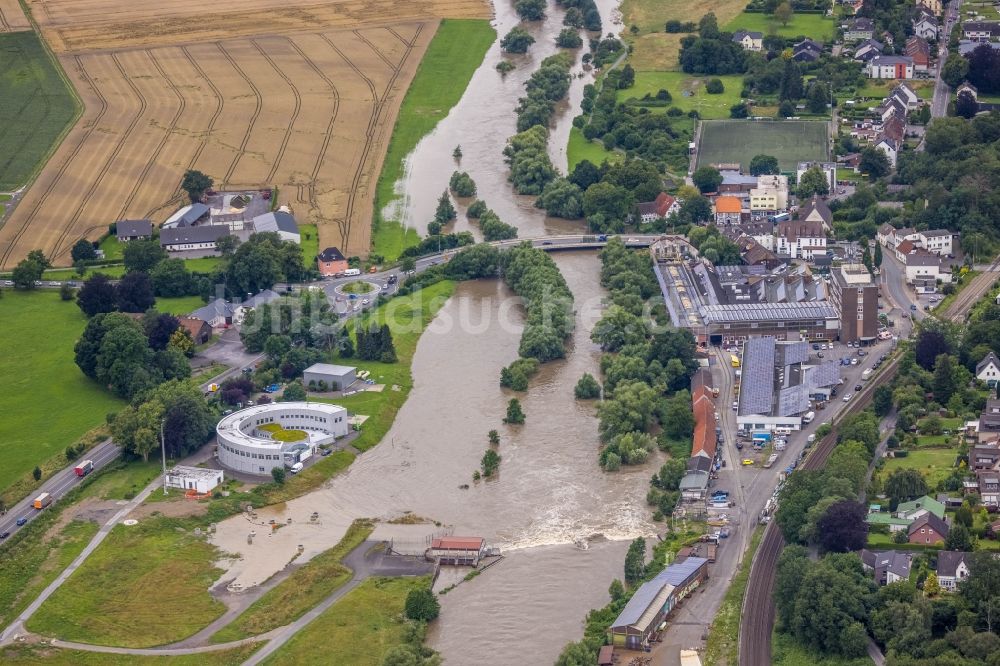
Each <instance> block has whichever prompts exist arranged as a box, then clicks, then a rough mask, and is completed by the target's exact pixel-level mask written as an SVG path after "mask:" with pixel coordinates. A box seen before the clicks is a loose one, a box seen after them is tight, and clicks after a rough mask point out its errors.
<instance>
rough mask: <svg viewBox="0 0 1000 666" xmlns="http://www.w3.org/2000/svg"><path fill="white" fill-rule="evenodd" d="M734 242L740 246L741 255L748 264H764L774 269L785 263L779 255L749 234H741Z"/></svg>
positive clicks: (769, 268)
mask: <svg viewBox="0 0 1000 666" xmlns="http://www.w3.org/2000/svg"><path fill="white" fill-rule="evenodd" d="M734 242H735V243H736V245H737V246H738V247H739V248H740V257H741V258H742V259H743V263H745V264H746V265H747V266H764V267H765V268H767V269H768V270H772V269H774V268H777V267H778V266H780V265H781V264H783V263H784V262H783V261H782V260H781V259H779V258H778V255H776V254H775V253H774V252H772V251H771V250H768V249H767V248H766V247H764V246H763V245H761V244H760V243H758V242H757V241H755V240H754V239H753V238H750V237H749V236H740V237H739V238H737V239H736V240H735V241H734Z"/></svg>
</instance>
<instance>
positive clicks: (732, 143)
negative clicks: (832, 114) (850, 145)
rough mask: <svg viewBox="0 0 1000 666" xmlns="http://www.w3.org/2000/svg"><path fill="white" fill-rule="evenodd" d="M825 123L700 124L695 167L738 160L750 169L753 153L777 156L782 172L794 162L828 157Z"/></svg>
mask: <svg viewBox="0 0 1000 666" xmlns="http://www.w3.org/2000/svg"><path fill="white" fill-rule="evenodd" d="M827 133H828V124H827V123H825V122H820V121H793V120H781V121H751V120H720V121H711V122H706V123H703V124H702V132H701V142H700V143H699V145H698V166H703V165H706V164H716V163H719V162H739V163H740V164H741V165H742V166H743V168H744V169H747V168H749V166H750V160H751V159H753V156H754V155H758V154H761V153H763V154H766V155H773V156H774V157H777V158H778V163H779V164H780V166H781V170H782V171H794V170H795V164H796V163H797V162H801V161H805V160H826V159H828V158H829V157H830V145H829V140H828V134H827Z"/></svg>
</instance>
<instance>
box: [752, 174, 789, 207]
mask: <svg viewBox="0 0 1000 666" xmlns="http://www.w3.org/2000/svg"><path fill="white" fill-rule="evenodd" d="M784 210H788V176H757V187H755V188H753V189H752V190H750V212H751V213H754V212H777V211H784Z"/></svg>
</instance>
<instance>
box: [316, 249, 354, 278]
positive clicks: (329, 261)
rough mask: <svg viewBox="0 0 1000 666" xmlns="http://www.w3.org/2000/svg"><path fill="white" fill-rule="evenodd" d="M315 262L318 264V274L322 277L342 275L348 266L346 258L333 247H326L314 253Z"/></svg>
mask: <svg viewBox="0 0 1000 666" xmlns="http://www.w3.org/2000/svg"><path fill="white" fill-rule="evenodd" d="M316 263H317V264H319V274H320V275H322V276H324V277H327V276H330V275H343V273H344V271H346V270H347V268H348V266H347V258H346V257H345V256H344V255H343V253H341V251H340V249H339V248H335V247H328V248H326V249H324V250H323V251H322V252H320V253H319V254H318V255H316Z"/></svg>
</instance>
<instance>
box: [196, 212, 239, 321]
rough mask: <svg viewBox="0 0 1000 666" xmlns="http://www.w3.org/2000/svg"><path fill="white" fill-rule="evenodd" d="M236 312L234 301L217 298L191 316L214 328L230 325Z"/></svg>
mask: <svg viewBox="0 0 1000 666" xmlns="http://www.w3.org/2000/svg"><path fill="white" fill-rule="evenodd" d="M227 231H228V228H227ZM235 312H236V309H235V308H234V307H233V304H232V303H228V302H226V301H225V300H224V299H222V298H217V299H215V300H214V301H212V302H211V303H209V304H208V305H205V306H204V307H200V308H198V309H197V310H195V311H194V312H192V313H191V314H190V316H191V317H194V318H196V319H201V320H204V321H205V322H207V323H208V325H209V326H211V327H212V328H221V327H223V326H230V325H231V324H232V323H233V315H234V314H235Z"/></svg>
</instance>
